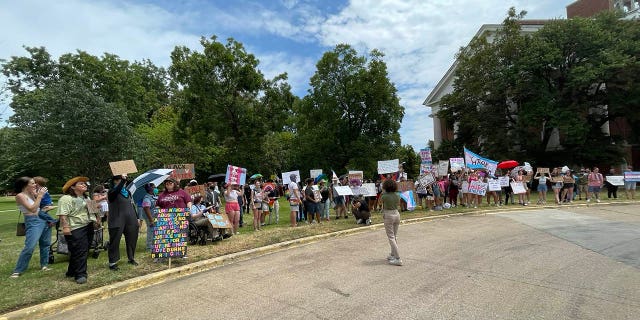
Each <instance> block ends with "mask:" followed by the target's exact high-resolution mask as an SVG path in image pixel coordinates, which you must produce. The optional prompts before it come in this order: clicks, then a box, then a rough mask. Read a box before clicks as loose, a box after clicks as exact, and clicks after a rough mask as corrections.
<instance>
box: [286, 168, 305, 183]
mask: <svg viewBox="0 0 640 320" xmlns="http://www.w3.org/2000/svg"><path fill="white" fill-rule="evenodd" d="M292 174H295V175H296V182H300V181H301V179H302V177H300V170H295V171H289V172H283V173H282V183H283V184H285V185H287V184H289V183H291V175H292Z"/></svg>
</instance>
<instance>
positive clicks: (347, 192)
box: [333, 186, 353, 196]
mask: <svg viewBox="0 0 640 320" xmlns="http://www.w3.org/2000/svg"><path fill="white" fill-rule="evenodd" d="M333 187H334V188H335V189H336V192H337V193H338V195H341V196H352V195H353V191H352V190H351V188H349V186H333Z"/></svg>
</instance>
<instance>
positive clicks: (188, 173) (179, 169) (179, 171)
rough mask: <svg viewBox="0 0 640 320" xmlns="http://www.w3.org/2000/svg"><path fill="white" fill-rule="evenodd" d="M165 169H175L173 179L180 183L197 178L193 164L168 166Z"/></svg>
mask: <svg viewBox="0 0 640 320" xmlns="http://www.w3.org/2000/svg"><path fill="white" fill-rule="evenodd" d="M164 167H165V169H173V172H171V178H173V179H176V180H178V181H180V180H183V179H193V178H195V177H196V169H195V165H194V164H193V163H186V164H167V165H165V166H164Z"/></svg>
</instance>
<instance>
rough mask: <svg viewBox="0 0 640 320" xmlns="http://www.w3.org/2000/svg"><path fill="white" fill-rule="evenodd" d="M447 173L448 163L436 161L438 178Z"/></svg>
mask: <svg viewBox="0 0 640 320" xmlns="http://www.w3.org/2000/svg"><path fill="white" fill-rule="evenodd" d="M447 173H449V161H447V160H440V161H438V176H439V177H444V176H446V175H447Z"/></svg>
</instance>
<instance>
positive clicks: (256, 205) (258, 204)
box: [251, 201, 262, 210]
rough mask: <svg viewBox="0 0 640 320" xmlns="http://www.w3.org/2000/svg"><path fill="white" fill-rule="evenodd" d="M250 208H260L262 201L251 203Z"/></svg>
mask: <svg viewBox="0 0 640 320" xmlns="http://www.w3.org/2000/svg"><path fill="white" fill-rule="evenodd" d="M251 209H257V210H262V201H259V202H255V201H254V202H253V204H252V205H251Z"/></svg>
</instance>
